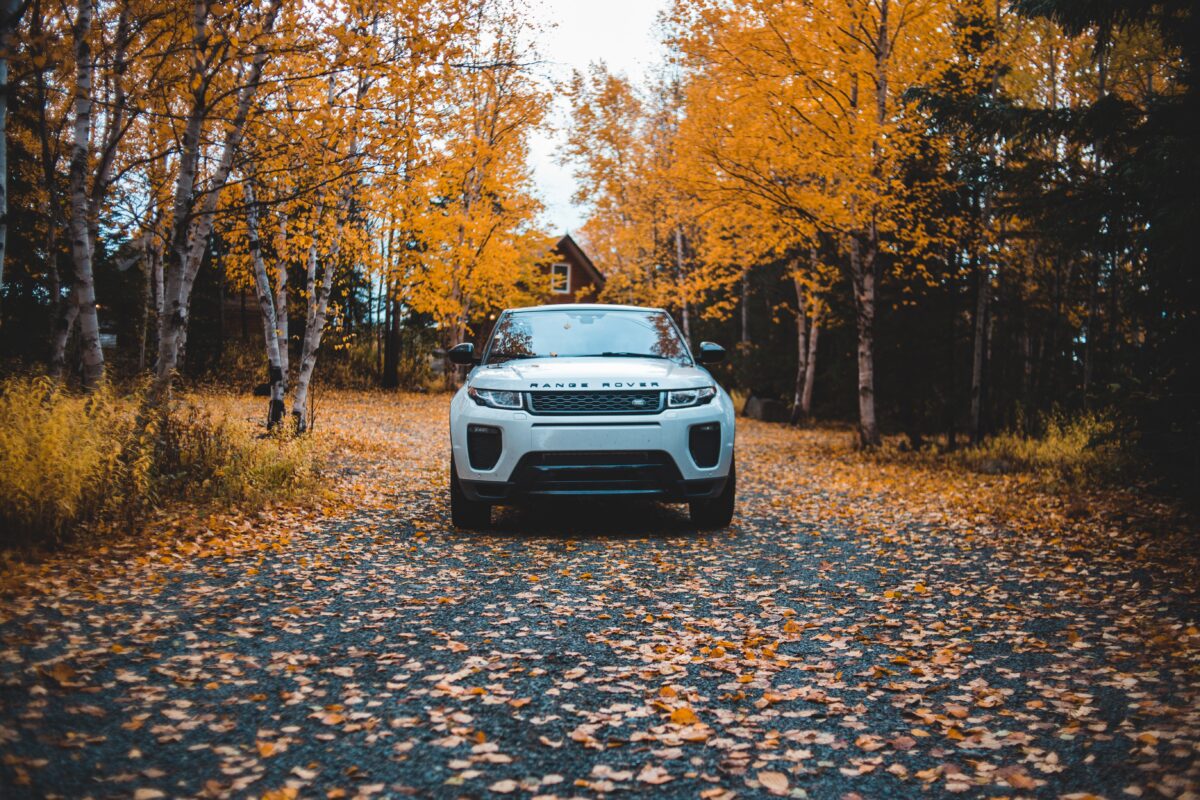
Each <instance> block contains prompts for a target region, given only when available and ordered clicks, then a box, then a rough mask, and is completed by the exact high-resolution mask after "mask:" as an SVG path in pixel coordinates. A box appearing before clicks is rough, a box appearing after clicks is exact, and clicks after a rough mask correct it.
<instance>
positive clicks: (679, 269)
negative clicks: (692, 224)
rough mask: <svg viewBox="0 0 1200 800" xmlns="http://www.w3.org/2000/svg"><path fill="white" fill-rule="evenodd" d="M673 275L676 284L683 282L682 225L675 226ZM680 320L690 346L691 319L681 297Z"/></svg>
mask: <svg viewBox="0 0 1200 800" xmlns="http://www.w3.org/2000/svg"><path fill="white" fill-rule="evenodd" d="M675 276H676V285H680V284H682V283H683V227H682V226H678V225H677V226H676V227H675ZM679 316H680V321H681V322H682V323H683V339H684V341H685V342H687V346H688V347H689V348H690V347H691V346H692V319H691V314H690V313H689V310H688V301H687V298H686V297H685V298H684V299H683V307H682V308H681V309H680V314H679Z"/></svg>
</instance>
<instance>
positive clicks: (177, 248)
mask: <svg viewBox="0 0 1200 800" xmlns="http://www.w3.org/2000/svg"><path fill="white" fill-rule="evenodd" d="M282 2H283V0H273V1H272V3H271V5H270V6H269V7H268V9H267V11H266V16H265V17H264V20H263V33H264V34H270V33H271V31H272V30H274V27H275V20H276V18H277V17H278V14H279V8H280V5H281V4H282ZM208 13H209V6H208V4H207V3H206V2H204V0H198V1H197V2H196V3H194V5H193V13H192V21H193V30H194V34H193V39H192V41H193V46H194V47H195V49H196V51H197V54H198V53H200V52H203V50H204V48H205V47H206V46H207V42H208V35H209V34H208ZM269 55H270V51H269V50H268V49H267V47H266V45H260V46H259V47H258V48H257V50H256V51H255V53H254V57H253V59H252V60H251V62H250V68H249V70H248V71H247V75H246V83H245V84H243V85H242V87H241V88H240V89H238V92H237V105H236V110H235V113H234V116H233V119H232V120H231V121H230V122H229V124H228V126H227V127H226V129H225V140H224V142H223V143H222V146H221V155H220V157H219V159H218V160H217V166H216V169H215V170H214V171H213V174H212V177H211V178H210V179H209V181H208V185H207V187H206V188H205V189H204V191H203V192H202V193H201V194H202V197H203V200H202V201H201V204H200V210H199V211H194V203H195V199H194V198H193V191H194V190H195V184H196V171H197V167H198V163H199V154H200V135H201V133H202V131H203V127H204V122H205V113H206V112H207V110H208V104H207V103H206V102H205V96H204V93H205V85H206V83H207V80H208V79H209V76H206V75H204V74H203V73H202V72H201V71H200V67H199V66H197V67H194V68H193V70H192V78H193V80H194V81H196V82H197V86H199V87H200V88H197V89H196V91H195V93H194V95H193V98H192V107H191V110H190V112H189V115H188V120H187V124H186V126H185V130H184V137H183V148H182V152H181V154H180V170H179V177H178V179H177V180H176V184H175V201H174V220H173V223H172V224H173V226H174V231H173V235H172V237H171V250H170V254H171V259H170V263H169V265H168V267H169V268H168V270H167V281H166V294H167V308H168V312H169V313H167V314H166V315H165V316H164V324H163V325H161V326H160V327H161V329H162V333H161V336H160V339H159V359H158V370H157V371H158V380H157V383H158V385H159V387H160V389H165V388H167V387H169V385H170V382H171V380H172V376H173V375H174V374H175V371H176V369H177V368H178V366H179V358H180V354H181V352H182V351H183V348H184V347H185V346H186V341H187V321H188V314H189V310H190V308H191V300H192V286H193V285H194V283H195V281H196V274H197V273H198V272H199V270H200V265H201V264H202V263H203V261H204V251H205V249H206V248H207V246H208V239H209V236H210V235H211V234H212V225H213V217H214V215H215V214H216V209H217V201H218V200H219V199H220V194H221V190H222V189H223V188H224V187H225V183H226V181H228V179H229V173H230V171H231V170H232V168H233V158H234V155H235V154H236V153H237V151H238V149H239V148H240V146H241V143H242V137H243V136H244V135H245V130H246V119H247V118H248V117H249V115H250V104H251V102H252V101H253V100H254V95H255V93H256V92H257V91H258V84H259V81H260V80H261V79H262V72H263V67H264V66H265V64H266V61H267V58H268V56H269Z"/></svg>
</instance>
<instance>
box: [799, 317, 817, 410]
mask: <svg viewBox="0 0 1200 800" xmlns="http://www.w3.org/2000/svg"><path fill="white" fill-rule="evenodd" d="M820 332H821V304H820V303H813V310H812V320H811V323H810V324H809V327H808V358H807V359H805V361H804V395H803V396H802V397H801V398H800V413H801V414H803V415H804V418H805V419H809V418H811V417H812V398H813V382H814V377H815V375H816V372H817V335H818V334H819V333H820Z"/></svg>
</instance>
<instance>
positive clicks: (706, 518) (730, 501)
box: [688, 463, 737, 529]
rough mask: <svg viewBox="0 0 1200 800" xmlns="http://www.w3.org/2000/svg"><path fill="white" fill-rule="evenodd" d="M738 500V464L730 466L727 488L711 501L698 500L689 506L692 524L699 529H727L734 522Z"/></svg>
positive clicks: (726, 482)
mask: <svg viewBox="0 0 1200 800" xmlns="http://www.w3.org/2000/svg"><path fill="white" fill-rule="evenodd" d="M736 500H737V464H736V463H732V464H730V465H729V478H728V479H727V480H726V481H725V488H724V489H722V490H721V493H720V494H719V495H717V496H716V497H714V498H712V499H711V500H696V501H694V502H692V503H690V504H689V505H688V511H689V512H690V513H691V517H692V524H693V525H695V526H696V527H697V528H706V529H712V528H726V527H729V523H730V522H732V521H733V507H734V504H735V502H736Z"/></svg>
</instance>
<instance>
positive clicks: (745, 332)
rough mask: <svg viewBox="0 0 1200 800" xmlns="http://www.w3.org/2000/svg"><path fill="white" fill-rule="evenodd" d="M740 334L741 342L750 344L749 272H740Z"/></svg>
mask: <svg viewBox="0 0 1200 800" xmlns="http://www.w3.org/2000/svg"><path fill="white" fill-rule="evenodd" d="M741 316H742V336H741V342H742V344H744V345H746V346H747V347H749V346H750V274H749V273H748V272H745V273H742V308H741Z"/></svg>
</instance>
